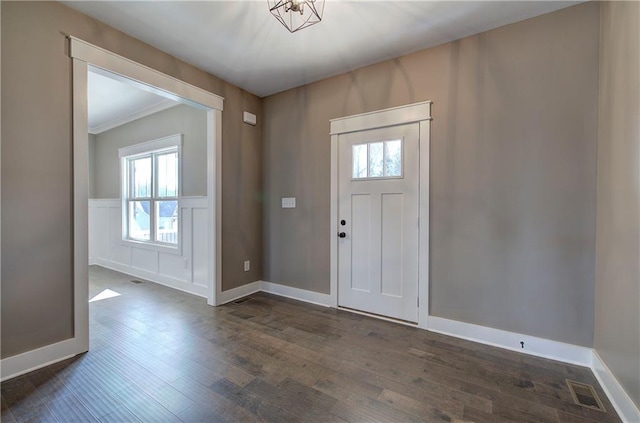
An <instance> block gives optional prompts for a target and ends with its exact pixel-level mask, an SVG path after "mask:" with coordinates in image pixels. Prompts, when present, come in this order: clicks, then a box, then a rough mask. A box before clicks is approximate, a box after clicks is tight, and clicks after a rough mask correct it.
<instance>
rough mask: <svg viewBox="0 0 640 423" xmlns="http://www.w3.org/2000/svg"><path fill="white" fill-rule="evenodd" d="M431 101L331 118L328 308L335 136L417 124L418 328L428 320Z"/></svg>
mask: <svg viewBox="0 0 640 423" xmlns="http://www.w3.org/2000/svg"><path fill="white" fill-rule="evenodd" d="M431 104H432V102H431V101H424V102H420V103H414V104H409V105H406V106H400V107H393V108H390V109H384V110H379V111H375V112H369V113H362V114H359V115H353V116H347V117H343V118H338V119H331V121H330V122H331V132H330V135H331V225H330V227H331V236H330V241H331V251H330V260H331V270H330V272H331V274H330V276H331V285H330V292H329V295H330V298H331V305H332V306H333V307H336V308H337V307H338V229H339V228H338V137H339V135H341V134H346V133H349V132H359V131H366V130H369V129H378V128H384V127H388V126H396V125H404V124H408V123H418V124H419V125H420V133H419V136H420V139H419V143H418V148H419V150H420V165H419V172H420V180H419V181H418V184H419V189H418V195H419V200H418V207H419V211H418V218H419V220H418V301H419V307H418V327H420V328H423V329H426V328H427V318H428V317H429V150H430V146H431V141H430V132H431V131H430V129H431V119H432V118H431Z"/></svg>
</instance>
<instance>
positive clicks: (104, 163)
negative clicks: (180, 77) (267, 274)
mask: <svg viewBox="0 0 640 423" xmlns="http://www.w3.org/2000/svg"><path fill="white" fill-rule="evenodd" d="M87 112H88V124H89V135H88V137H89V138H88V143H89V144H88V152H89V166H88V171H89V172H88V173H89V227H88V229H89V265H99V266H101V267H106V268H109V269H111V270H116V271H120V272H123V273H126V274H128V275H131V276H132V277H137V278H141V279H145V280H149V281H152V282H156V283H159V284H162V285H166V286H169V287H171V288H174V289H178V290H181V291H185V292H189V293H191V294H195V295H199V296H202V297H206V296H207V271H208V269H207V263H208V254H207V249H208V245H207V239H206V234H207V177H206V171H207V159H206V158H207V140H206V137H207V113H206V111H205V110H202V109H198V108H194V107H192V106H190V105H188V104H182V103H180V102H177V101H174V100H171V99H167V98H165V97H163V96H160V95H158V94H155V93H153V92H148V91H145V90H141V89H140V88H137V87H135V86H133V85H131V84H130V83H127V82H125V81H122V80H118V79H116V78H114V75H113V74H112V73H110V72H107V71H105V70H103V69H99V68H95V67H93V66H89V74H88V110H87ZM91 294H95V293H91Z"/></svg>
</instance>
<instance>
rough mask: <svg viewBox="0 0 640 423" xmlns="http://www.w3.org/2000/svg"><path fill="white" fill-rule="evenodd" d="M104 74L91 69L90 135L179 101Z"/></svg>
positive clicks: (89, 100) (88, 106) (89, 96)
mask: <svg viewBox="0 0 640 423" xmlns="http://www.w3.org/2000/svg"><path fill="white" fill-rule="evenodd" d="M102 73H104V74H100V73H96V72H95V71H90V72H89V79H88V84H87V86H88V87H87V88H88V90H87V91H88V93H87V103H88V104H87V109H88V110H87V112H88V113H87V114H88V122H89V133H90V134H99V133H101V132H104V131H107V130H109V129H112V128H115V127H117V126H120V125H124V124H125V123H129V122H131V121H134V120H136V119H140V118H142V117H145V116H148V115H150V114H153V113H156V112H159V111H161V110H165V109H168V108H169V107H173V106H176V105H178V104H179V103H177V102H175V101H172V100H169V99H167V98H164V97H161V96H159V95H156V94H153V93H151V92H148V91H143V90H141V89H139V88H136V87H134V86H132V85H130V84H126V83H124V82H120V81H116V80H115V79H112V78H110V77H108V76H106V72H102Z"/></svg>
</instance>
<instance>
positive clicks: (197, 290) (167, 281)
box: [96, 259, 207, 298]
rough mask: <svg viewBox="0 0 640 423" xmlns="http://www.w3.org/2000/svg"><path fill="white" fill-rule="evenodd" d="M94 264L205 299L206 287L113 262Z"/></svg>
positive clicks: (100, 260)
mask: <svg viewBox="0 0 640 423" xmlns="http://www.w3.org/2000/svg"><path fill="white" fill-rule="evenodd" d="M96 264H97V265H98V266H102V267H105V268H107V269H111V270H115V271H116V272H121V273H125V274H127V275H131V276H135V277H136V278H140V279H144V280H147V281H150V282H155V283H157V284H160V285H164V286H168V287H170V288H173V289H177V290H178V291H183V292H186V293H188V294H193V295H197V296H199V297H205V298H207V287H206V286H201V285H195V284H192V283H189V282H186V281H182V280H180V279H175V278H171V277H169V276H165V275H159V274H157V273H152V272H147V271H145V270H142V269H136V268H135V267H130V266H127V265H124V264H121V263H117V262H115V261H109V260H104V259H98V260H97V262H96Z"/></svg>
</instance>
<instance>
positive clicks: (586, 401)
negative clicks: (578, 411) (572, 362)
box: [567, 379, 606, 412]
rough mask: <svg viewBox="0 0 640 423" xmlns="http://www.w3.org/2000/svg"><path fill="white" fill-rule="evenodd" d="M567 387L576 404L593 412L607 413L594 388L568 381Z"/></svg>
mask: <svg viewBox="0 0 640 423" xmlns="http://www.w3.org/2000/svg"><path fill="white" fill-rule="evenodd" d="M567 386H568V387H569V391H571V396H572V397H573V400H574V401H575V403H576V404H578V405H581V406H583V407H586V408H590V409H592V410H598V411H602V412H606V410H605V409H604V405H602V401H601V400H600V397H599V396H598V394H597V393H596V391H595V389H593V386H591V385H587V384H586V383H580V382H576V381H573V380H569V379H567Z"/></svg>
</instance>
